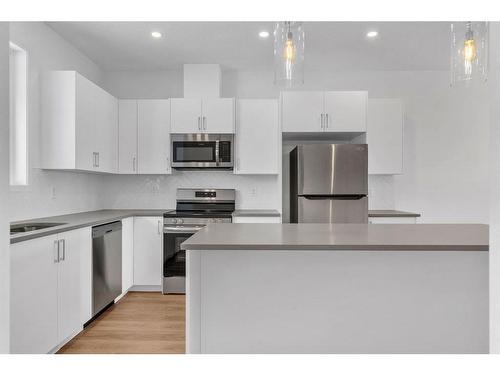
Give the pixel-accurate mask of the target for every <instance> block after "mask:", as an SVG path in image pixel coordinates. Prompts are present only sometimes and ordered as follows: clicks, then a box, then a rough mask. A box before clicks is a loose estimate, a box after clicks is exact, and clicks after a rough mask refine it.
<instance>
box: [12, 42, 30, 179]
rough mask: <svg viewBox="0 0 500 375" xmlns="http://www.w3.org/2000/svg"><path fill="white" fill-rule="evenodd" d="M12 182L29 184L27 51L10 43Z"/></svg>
mask: <svg viewBox="0 0 500 375" xmlns="http://www.w3.org/2000/svg"><path fill="white" fill-rule="evenodd" d="M9 47H10V49H9V51H10V54H9V100H10V184H11V185H12V186H23V185H27V184H28V134H27V114H26V112H27V67H28V64H27V63H28V61H27V56H26V51H25V50H23V49H21V48H19V47H18V46H16V45H15V44H13V43H9Z"/></svg>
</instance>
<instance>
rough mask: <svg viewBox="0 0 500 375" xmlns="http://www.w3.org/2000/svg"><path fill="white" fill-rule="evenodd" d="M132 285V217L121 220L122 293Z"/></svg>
mask: <svg viewBox="0 0 500 375" xmlns="http://www.w3.org/2000/svg"><path fill="white" fill-rule="evenodd" d="M132 285H134V218H133V217H128V218H126V219H123V220H122V293H126V292H127V291H128V290H129V289H130V288H131V287H132Z"/></svg>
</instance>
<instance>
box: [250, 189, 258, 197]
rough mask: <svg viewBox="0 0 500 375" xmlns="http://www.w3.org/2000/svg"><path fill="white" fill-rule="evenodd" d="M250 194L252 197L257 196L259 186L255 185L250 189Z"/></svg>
mask: <svg viewBox="0 0 500 375" xmlns="http://www.w3.org/2000/svg"><path fill="white" fill-rule="evenodd" d="M250 195H251V196H252V197H256V196H257V188H256V187H253V188H252V189H251V190H250Z"/></svg>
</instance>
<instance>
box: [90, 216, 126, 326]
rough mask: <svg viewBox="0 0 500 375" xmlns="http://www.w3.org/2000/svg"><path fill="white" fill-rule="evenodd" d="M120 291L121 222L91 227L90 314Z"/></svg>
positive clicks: (112, 299)
mask: <svg viewBox="0 0 500 375" xmlns="http://www.w3.org/2000/svg"><path fill="white" fill-rule="evenodd" d="M121 293H122V223H121V221H115V222H113V223H109V224H104V225H99V226H95V227H93V228H92V316H96V315H97V314H98V313H99V312H101V310H103V309H104V308H105V307H107V306H108V305H109V304H111V303H113V301H114V300H115V298H116V297H118V296H119V295H120V294H121Z"/></svg>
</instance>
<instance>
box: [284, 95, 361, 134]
mask: <svg viewBox="0 0 500 375" xmlns="http://www.w3.org/2000/svg"><path fill="white" fill-rule="evenodd" d="M367 98H368V92H367V91H326V92H323V91H284V92H282V93H281V111H282V113H281V115H282V124H283V125H282V130H283V132H285V133H317V132H349V133H363V132H366V106H367Z"/></svg>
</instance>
